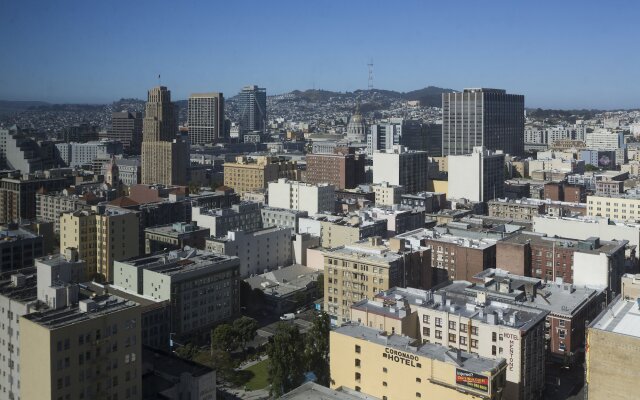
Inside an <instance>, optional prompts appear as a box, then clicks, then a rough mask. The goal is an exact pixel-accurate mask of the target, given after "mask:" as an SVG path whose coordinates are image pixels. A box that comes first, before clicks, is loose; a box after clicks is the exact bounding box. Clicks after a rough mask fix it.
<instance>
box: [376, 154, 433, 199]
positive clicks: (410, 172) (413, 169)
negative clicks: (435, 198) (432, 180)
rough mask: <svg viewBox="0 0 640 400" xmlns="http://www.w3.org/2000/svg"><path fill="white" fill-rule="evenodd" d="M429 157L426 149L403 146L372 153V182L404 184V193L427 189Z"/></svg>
mask: <svg viewBox="0 0 640 400" xmlns="http://www.w3.org/2000/svg"><path fill="white" fill-rule="evenodd" d="M428 164H429V157H428V155H427V152H426V151H414V150H407V148H406V147H403V146H396V145H394V146H392V148H391V149H387V150H380V151H376V152H374V153H373V183H382V182H388V183H389V184H390V185H395V186H404V188H405V191H406V193H418V192H421V191H425V190H427V184H428V173H427V169H428Z"/></svg>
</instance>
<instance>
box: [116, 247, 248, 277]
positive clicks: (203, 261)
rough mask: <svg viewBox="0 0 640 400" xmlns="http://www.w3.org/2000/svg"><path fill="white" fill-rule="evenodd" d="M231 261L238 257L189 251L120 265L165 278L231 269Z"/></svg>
mask: <svg viewBox="0 0 640 400" xmlns="http://www.w3.org/2000/svg"><path fill="white" fill-rule="evenodd" d="M232 260H236V261H237V260H238V257H234V256H227V255H224V254H218V253H210V252H207V251H202V250H196V249H189V250H173V251H170V252H169V253H161V254H154V255H150V256H149V255H145V256H141V257H134V258H131V259H128V260H126V261H120V263H122V264H126V265H130V266H133V267H136V268H143V269H148V270H151V271H154V272H157V273H160V274H164V275H167V276H174V275H179V274H182V273H187V272H193V271H198V270H204V269H209V268H211V267H232V266H234V265H235V264H234V263H230V262H229V261H232Z"/></svg>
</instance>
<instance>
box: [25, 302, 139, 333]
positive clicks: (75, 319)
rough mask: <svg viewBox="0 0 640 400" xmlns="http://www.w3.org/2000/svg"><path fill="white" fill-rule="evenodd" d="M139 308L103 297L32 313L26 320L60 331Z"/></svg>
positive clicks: (132, 303) (133, 303)
mask: <svg viewBox="0 0 640 400" xmlns="http://www.w3.org/2000/svg"><path fill="white" fill-rule="evenodd" d="M137 306H138V304H137V303H135V302H132V301H129V300H125V299H123V298H121V297H118V296H113V295H103V296H96V297H94V298H93V299H84V300H80V303H79V304H75V305H73V306H71V307H66V308H60V309H58V310H47V311H41V312H35V313H31V314H28V315H25V316H24V318H26V319H28V320H30V321H32V322H34V323H36V324H38V325H40V326H43V327H45V328H47V329H58V328H62V327H65V326H69V325H74V324H77V323H80V322H84V321H88V320H90V319H94V318H100V317H103V316H105V315H108V314H113V313H117V312H120V311H124V310H127V309H130V308H133V307H137ZM83 307H87V308H86V310H87V311H83Z"/></svg>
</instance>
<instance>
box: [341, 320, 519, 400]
mask: <svg viewBox="0 0 640 400" xmlns="http://www.w3.org/2000/svg"><path fill="white" fill-rule="evenodd" d="M415 342H416V340H415V339H411V338H409V337H407V336H400V335H394V334H389V333H388V332H380V331H378V330H377V329H373V328H369V327H366V326H361V325H356V324H348V325H343V326H341V327H340V328H337V329H335V330H333V331H331V333H330V357H329V358H330V368H331V388H334V389H335V388H339V387H343V388H349V389H353V390H355V391H357V392H361V393H363V394H366V395H370V396H374V397H377V398H379V399H382V400H409V399H443V400H444V399H446V400H467V399H469V400H470V399H502V398H505V397H503V396H502V393H503V389H504V386H505V382H506V369H507V364H506V362H505V360H504V358H496V359H491V358H486V357H482V356H478V355H474V354H470V353H467V352H464V351H455V350H450V349H449V348H447V347H445V346H441V345H437V344H431V343H424V344H423V343H419V342H418V343H415Z"/></svg>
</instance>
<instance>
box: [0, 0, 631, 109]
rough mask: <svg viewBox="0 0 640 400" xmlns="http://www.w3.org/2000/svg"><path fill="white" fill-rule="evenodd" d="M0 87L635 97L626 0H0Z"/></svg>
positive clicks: (99, 92)
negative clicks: (475, 90)
mask: <svg viewBox="0 0 640 400" xmlns="http://www.w3.org/2000/svg"><path fill="white" fill-rule="evenodd" d="M0 7H1V9H2V12H1V13H0V35H2V37H3V38H9V40H3V41H2V42H1V43H0V51H1V52H2V54H3V55H4V56H3V61H2V62H0V99H5V100H38V101H47V102H52V103H101V104H102V103H108V102H112V101H114V100H117V99H120V98H140V99H144V98H145V97H146V92H147V90H148V89H149V88H151V87H153V86H155V85H157V84H158V79H157V77H158V74H161V78H162V79H161V82H162V84H163V85H165V86H167V87H168V88H169V89H170V90H171V91H172V97H173V98H174V99H186V98H187V97H188V96H189V94H190V93H192V92H206V91H221V92H224V93H225V96H227V97H232V96H235V95H236V94H237V93H238V91H239V90H240V89H241V88H242V86H244V85H247V84H258V85H260V86H261V87H266V88H267V93H268V94H279V93H286V92H289V91H292V90H305V89H310V88H316V89H325V90H331V91H341V92H345V91H354V90H357V89H366V88H367V63H368V62H369V61H370V60H371V59H373V63H374V87H375V88H380V89H387V90H396V91H402V92H406V91H411V90H416V89H421V88H423V87H426V86H438V87H442V88H450V89H454V90H462V89H463V88H465V87H496V88H501V89H506V90H507V92H509V93H517V94H523V95H525V99H526V107H530V108H537V107H541V108H565V109H567V108H570V109H577V108H598V109H619V108H639V107H640V98H639V96H638V93H640V80H639V79H637V66H638V65H640V54H638V52H634V51H633V49H634V48H635V46H637V41H638V34H637V32H636V31H635V30H634V26H635V22H636V21H635V15H637V14H638V11H640V5H638V4H637V3H635V2H631V1H617V2H610V3H608V4H607V7H602V3H600V2H589V1H586V2H584V1H583V2H577V1H569V2H561V3H557V2H551V1H542V2H536V3H535V4H534V3H530V4H521V3H519V2H517V3H512V2H509V1H496V2H491V3H478V2H471V1H468V2H467V1H464V2H458V3H456V4H449V3H448V2H441V3H429V4H424V3H423V2H418V1H403V2H398V3H395V2H394V3H386V2H366V1H353V2H347V3H339V2H315V3H307V2H302V3H300V2H294V1H283V2H279V3H277V4H275V5H274V4H272V3H263V2H257V1H247V2H234V3H230V4H224V5H220V4H217V3H213V2H193V3H188V4H183V3H178V2H168V1H157V2H154V1H140V2H133V3H130V2H124V1H113V2H105V3H87V2H80V1H69V2H67V3H65V6H64V7H62V6H61V5H60V4H59V3H49V2H37V1H33V0H27V1H20V2H10V1H7V0H0Z"/></svg>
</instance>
